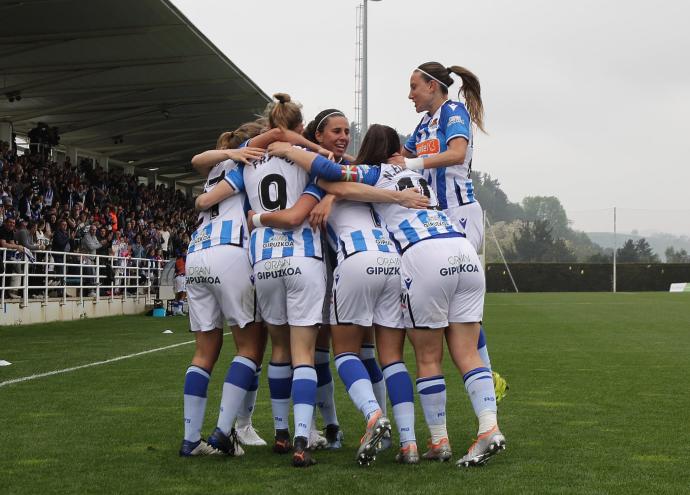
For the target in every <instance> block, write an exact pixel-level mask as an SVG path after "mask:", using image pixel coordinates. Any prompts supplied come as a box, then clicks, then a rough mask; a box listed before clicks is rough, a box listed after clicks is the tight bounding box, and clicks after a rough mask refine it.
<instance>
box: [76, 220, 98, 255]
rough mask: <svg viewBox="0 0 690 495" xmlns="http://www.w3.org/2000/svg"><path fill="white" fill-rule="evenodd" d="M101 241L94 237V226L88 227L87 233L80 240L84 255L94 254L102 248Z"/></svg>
mask: <svg viewBox="0 0 690 495" xmlns="http://www.w3.org/2000/svg"><path fill="white" fill-rule="evenodd" d="M102 245H103V244H102V243H101V241H99V240H98V236H97V235H96V226H95V225H94V224H91V225H89V231H88V232H87V233H86V235H85V236H84V237H82V239H81V247H82V248H83V250H84V252H85V253H89V254H96V251H97V250H98V249H99V248H101V247H102Z"/></svg>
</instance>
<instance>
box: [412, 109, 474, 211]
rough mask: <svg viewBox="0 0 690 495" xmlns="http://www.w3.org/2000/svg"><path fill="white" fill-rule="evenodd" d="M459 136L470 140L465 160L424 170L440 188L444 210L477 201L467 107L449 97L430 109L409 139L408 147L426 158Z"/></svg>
mask: <svg viewBox="0 0 690 495" xmlns="http://www.w3.org/2000/svg"><path fill="white" fill-rule="evenodd" d="M458 137H462V138H465V139H466V140H467V142H468V144H467V154H466V155H465V161H464V162H463V163H459V164H457V165H451V166H448V167H439V168H432V169H428V170H424V171H423V175H424V178H425V179H426V181H427V182H428V183H429V185H430V186H431V187H432V188H433V189H434V191H435V192H436V195H437V196H438V201H439V204H440V205H441V208H442V209H444V210H447V209H448V208H450V207H453V206H461V205H465V204H468V203H473V202H474V201H475V199H474V189H473V187H472V179H470V172H471V171H472V151H473V146H474V144H473V137H472V125H471V120H470V114H469V112H468V111H467V108H465V105H464V104H463V103H461V102H458V101H452V100H446V101H445V102H444V103H443V105H441V106H440V107H439V109H438V110H436V112H435V113H434V114H433V115H429V113H427V114H425V115H424V117H422V120H421V122H420V123H419V125H417V128H416V129H415V130H414V132H413V133H412V135H411V136H410V138H409V139H408V140H407V142H406V143H405V149H407V150H408V151H410V152H411V153H415V154H416V155H417V156H419V157H422V158H424V157H427V156H431V155H437V154H439V153H443V152H444V151H446V150H447V149H448V143H449V142H450V141H451V139H455V138H458Z"/></svg>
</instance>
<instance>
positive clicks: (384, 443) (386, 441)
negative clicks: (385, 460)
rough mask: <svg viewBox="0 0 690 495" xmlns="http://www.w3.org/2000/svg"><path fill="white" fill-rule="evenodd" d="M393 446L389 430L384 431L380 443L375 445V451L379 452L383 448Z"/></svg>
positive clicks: (386, 448)
mask: <svg viewBox="0 0 690 495" xmlns="http://www.w3.org/2000/svg"><path fill="white" fill-rule="evenodd" d="M392 446H393V440H392V439H391V432H390V431H388V432H386V434H385V435H383V438H382V439H381V443H380V444H379V445H378V446H377V447H376V453H377V454H379V453H381V452H383V451H384V450H388V449H390V448H391V447H392Z"/></svg>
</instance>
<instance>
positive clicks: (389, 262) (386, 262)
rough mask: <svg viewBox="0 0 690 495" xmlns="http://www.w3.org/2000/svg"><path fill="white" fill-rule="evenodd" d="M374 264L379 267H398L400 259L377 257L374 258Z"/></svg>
mask: <svg viewBox="0 0 690 495" xmlns="http://www.w3.org/2000/svg"><path fill="white" fill-rule="evenodd" d="M376 264H377V265H379V266H400V258H398V257H397V256H395V257H390V256H379V257H378V258H376Z"/></svg>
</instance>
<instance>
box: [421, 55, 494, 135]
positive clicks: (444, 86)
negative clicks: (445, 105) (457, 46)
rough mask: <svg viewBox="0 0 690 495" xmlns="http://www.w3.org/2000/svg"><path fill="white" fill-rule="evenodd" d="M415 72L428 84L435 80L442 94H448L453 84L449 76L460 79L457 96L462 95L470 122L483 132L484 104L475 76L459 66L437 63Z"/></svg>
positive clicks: (422, 67)
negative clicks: (453, 75)
mask: <svg viewBox="0 0 690 495" xmlns="http://www.w3.org/2000/svg"><path fill="white" fill-rule="evenodd" d="M415 70H417V71H418V72H419V73H420V74H421V76H422V78H423V79H424V80H425V81H427V82H429V81H432V80H435V81H436V82H440V83H441V84H439V88H441V92H443V94H448V87H449V86H451V85H452V84H453V82H454V81H453V78H452V77H450V75H451V74H455V75H457V76H458V77H460V80H461V81H462V86H461V87H460V89H459V90H458V96H460V94H461V93H462V96H463V98H464V100H465V106H467V111H468V112H469V113H470V117H472V121H473V122H474V123H475V124H476V125H477V127H478V128H479V129H480V130H481V131H482V132H484V133H485V132H486V131H485V130H484V104H483V103H482V91H481V85H480V84H479V78H477V76H475V75H474V74H473V73H472V72H471V71H470V70H468V69H465V68H464V67H460V66H459V65H451V66H450V67H444V66H443V65H442V64H440V63H438V62H426V63H424V64H422V65H420V66H418V67H417V69H415Z"/></svg>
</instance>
